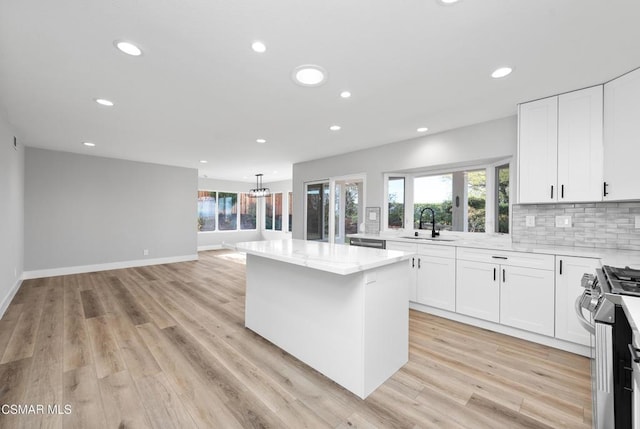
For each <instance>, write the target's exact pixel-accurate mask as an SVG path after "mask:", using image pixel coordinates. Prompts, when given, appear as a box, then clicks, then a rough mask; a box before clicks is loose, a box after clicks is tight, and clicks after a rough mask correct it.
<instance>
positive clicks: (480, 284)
mask: <svg viewBox="0 0 640 429" xmlns="http://www.w3.org/2000/svg"><path fill="white" fill-rule="evenodd" d="M499 268H500V267H499V266H498V265H495V264H486V263H483V262H473V261H460V260H459V261H458V262H457V267H456V311H457V312H458V313H461V314H466V315H468V316H473V317H477V318H478V319H484V320H490V321H492V322H499V321H500V281H499V278H498V271H499Z"/></svg>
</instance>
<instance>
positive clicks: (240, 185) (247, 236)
mask: <svg viewBox="0 0 640 429" xmlns="http://www.w3.org/2000/svg"><path fill="white" fill-rule="evenodd" d="M264 185H265V186H267V187H268V188H270V189H271V191H272V192H284V193H286V192H288V191H291V180H282V181H278V182H271V183H266V182H265V184H264ZM255 186H256V185H255V182H253V183H247V182H234V181H229V180H220V179H210V178H203V177H201V178H199V179H198V189H203V190H211V191H223V192H224V191H227V192H247V191H248V190H249V189H251V188H255ZM263 204H264V203H263V202H262V200H259V203H258V227H257V229H256V230H255V231H211V232H200V233H198V248H199V249H203V250H204V249H209V248H216V247H218V246H220V245H222V243H223V242H226V243H237V242H240V241H255V240H275V239H282V238H289V237H291V234H289V233H286V232H278V231H264V230H263V229H262V228H263V220H264V217H263V215H262V213H263V211H262V210H263V208H264V207H263Z"/></svg>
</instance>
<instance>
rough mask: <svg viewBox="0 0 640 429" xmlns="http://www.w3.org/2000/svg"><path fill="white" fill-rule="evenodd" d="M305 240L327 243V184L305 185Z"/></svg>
mask: <svg viewBox="0 0 640 429" xmlns="http://www.w3.org/2000/svg"><path fill="white" fill-rule="evenodd" d="M305 188H306V189H305V195H306V207H305V216H306V219H305V220H306V230H305V239H307V240H312V241H329V182H319V183H307V184H306V186H305Z"/></svg>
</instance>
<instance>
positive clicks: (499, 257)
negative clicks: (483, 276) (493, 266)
mask: <svg viewBox="0 0 640 429" xmlns="http://www.w3.org/2000/svg"><path fill="white" fill-rule="evenodd" d="M492 258H493V259H504V260H507V259H509V258H507V257H506V256H492Z"/></svg>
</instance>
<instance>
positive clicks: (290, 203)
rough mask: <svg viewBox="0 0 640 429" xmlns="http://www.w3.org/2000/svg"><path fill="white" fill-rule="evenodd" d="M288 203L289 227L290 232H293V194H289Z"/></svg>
mask: <svg viewBox="0 0 640 429" xmlns="http://www.w3.org/2000/svg"><path fill="white" fill-rule="evenodd" d="M288 203H289V207H288V208H289V210H288V211H287V214H288V215H289V223H288V227H289V232H291V224H292V221H293V192H289V195H288Z"/></svg>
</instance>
